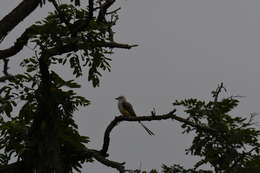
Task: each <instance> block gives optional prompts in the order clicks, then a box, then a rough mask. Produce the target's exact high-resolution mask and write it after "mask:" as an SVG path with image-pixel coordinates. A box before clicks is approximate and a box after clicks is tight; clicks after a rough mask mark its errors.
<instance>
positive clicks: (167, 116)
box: [100, 109, 216, 157]
mask: <svg viewBox="0 0 260 173" xmlns="http://www.w3.org/2000/svg"><path fill="white" fill-rule="evenodd" d="M175 112H176V109H174V110H173V111H171V112H169V113H168V114H164V115H152V116H140V117H130V116H118V117H115V118H114V120H113V121H111V122H110V124H109V125H108V126H107V128H106V131H105V134H104V141H103V146H102V149H101V151H100V152H101V153H102V155H104V156H105V157H107V156H108V154H107V151H108V147H109V143H110V133H111V131H112V130H113V128H114V127H115V126H116V125H117V124H118V123H120V122H121V121H158V120H167V119H172V120H176V121H179V122H182V123H184V124H187V125H190V126H192V127H194V128H197V129H198V130H203V131H207V132H209V131H210V132H216V131H215V130H214V129H211V128H209V127H207V126H205V125H201V124H196V123H194V122H191V121H189V120H187V119H185V118H182V117H179V116H177V115H175Z"/></svg>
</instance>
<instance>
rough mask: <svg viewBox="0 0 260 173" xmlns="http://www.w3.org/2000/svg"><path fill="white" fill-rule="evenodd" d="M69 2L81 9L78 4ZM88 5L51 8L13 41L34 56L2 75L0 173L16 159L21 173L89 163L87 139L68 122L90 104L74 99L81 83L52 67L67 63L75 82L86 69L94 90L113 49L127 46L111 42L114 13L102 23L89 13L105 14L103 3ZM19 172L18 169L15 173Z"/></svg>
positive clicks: (68, 168) (77, 0)
mask: <svg viewBox="0 0 260 173" xmlns="http://www.w3.org/2000/svg"><path fill="white" fill-rule="evenodd" d="M50 2H53V3H54V5H55V4H56V3H55V1H50ZM74 2H75V5H80V3H79V2H80V1H79V0H74ZM90 2H92V7H91V10H92V11H91V12H89V11H88V10H85V9H82V8H79V7H75V6H74V5H66V4H64V5H61V6H56V5H57V4H56V5H55V7H56V11H54V12H52V13H50V14H49V15H48V17H46V18H45V19H44V20H43V21H40V22H37V23H36V24H35V25H32V26H31V27H30V29H28V30H27V33H26V34H25V35H26V37H24V38H23V37H22V38H21V39H18V42H19V44H26V43H27V41H29V42H30V43H31V44H33V45H34V49H35V56H32V57H30V58H24V59H23V60H22V63H21V64H20V66H21V68H23V72H22V73H20V74H16V75H13V76H7V78H5V80H4V81H5V84H4V85H1V88H0V115H1V117H0V150H1V154H0V170H2V169H4V167H3V166H6V165H8V164H10V160H11V158H16V159H17V162H16V163H19V165H22V168H23V171H25V172H33V171H36V172H37V173H42V172H48V173H51V172H55V173H56V172H64V173H65V172H72V170H73V169H75V170H78V171H79V169H80V168H81V165H82V163H84V162H86V161H87V162H88V161H92V158H91V156H89V155H88V154H86V147H85V144H86V143H87V142H88V137H85V136H81V135H80V134H79V133H78V126H77V125H76V123H75V122H74V120H73V113H74V112H75V111H76V110H77V109H78V107H79V106H87V105H88V104H89V103H90V101H89V100H87V99H86V98H84V97H82V96H79V95H77V93H76V92H75V88H80V84H78V83H77V82H75V81H74V80H65V79H64V78H63V77H62V76H61V75H60V74H59V73H58V72H57V71H56V70H55V65H62V66H63V65H67V64H68V67H69V68H70V69H72V74H73V75H74V76H75V77H76V78H77V77H80V76H82V75H83V70H84V68H85V69H86V70H88V80H89V81H90V82H92V84H93V86H94V87H96V86H99V83H100V81H99V78H100V77H101V76H102V75H101V71H105V70H108V71H109V70H110V64H109V63H110V61H111V59H110V58H108V57H107V56H108V55H110V54H111V53H112V48H115V47H119V48H120V47H123V48H125V47H126V48H131V46H128V45H123V44H119V43H115V42H114V41H113V34H114V33H113V31H112V26H113V25H115V23H116V21H117V19H118V18H117V14H116V11H115V12H111V13H109V14H106V13H104V14H99V16H100V15H101V16H102V20H98V12H96V13H97V16H96V17H95V16H94V12H95V11H98V10H99V9H100V10H101V9H102V10H103V11H104V12H106V9H103V8H104V7H102V4H106V2H105V1H102V2H103V3H99V5H100V6H99V7H98V6H96V7H95V6H94V4H93V1H90ZM100 2H101V1H100ZM112 2H114V1H112ZM42 3H43V4H44V3H45V1H42ZM95 5H97V4H95ZM110 5H111V4H110ZM94 7H95V9H94ZM97 7H98V8H97ZM106 8H108V7H106ZM105 16H108V17H109V20H106V18H105ZM32 158H33V159H32ZM17 165H18V164H17ZM12 171H13V170H12ZM19 171H20V168H19V167H17V170H15V172H19ZM6 172H11V171H8V169H7V171H6Z"/></svg>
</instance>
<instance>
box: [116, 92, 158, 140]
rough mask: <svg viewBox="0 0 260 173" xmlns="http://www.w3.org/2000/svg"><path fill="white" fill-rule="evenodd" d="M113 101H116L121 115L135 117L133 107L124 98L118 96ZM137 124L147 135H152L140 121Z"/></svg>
mask: <svg viewBox="0 0 260 173" xmlns="http://www.w3.org/2000/svg"><path fill="white" fill-rule="evenodd" d="M115 99H116V100H118V109H119V112H120V113H121V114H122V115H124V116H133V117H137V116H136V113H135V111H134V108H133V106H132V105H131V103H129V102H128V101H127V100H126V98H125V96H119V97H117V98H115ZM138 123H139V124H141V126H142V127H143V128H144V129H145V131H146V132H147V133H148V134H149V135H151V136H152V135H154V133H153V132H152V131H151V130H150V129H148V128H147V127H146V126H145V125H144V124H143V123H142V122H141V121H138Z"/></svg>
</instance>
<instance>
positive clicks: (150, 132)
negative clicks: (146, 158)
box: [139, 121, 154, 136]
mask: <svg viewBox="0 0 260 173" xmlns="http://www.w3.org/2000/svg"><path fill="white" fill-rule="evenodd" d="M139 123H140V124H141V126H142V127H143V128H144V129H145V131H146V132H147V133H148V134H149V135H151V136H153V135H154V133H153V132H152V131H151V130H150V129H148V128H147V127H146V126H145V125H144V124H143V123H142V122H141V121H139Z"/></svg>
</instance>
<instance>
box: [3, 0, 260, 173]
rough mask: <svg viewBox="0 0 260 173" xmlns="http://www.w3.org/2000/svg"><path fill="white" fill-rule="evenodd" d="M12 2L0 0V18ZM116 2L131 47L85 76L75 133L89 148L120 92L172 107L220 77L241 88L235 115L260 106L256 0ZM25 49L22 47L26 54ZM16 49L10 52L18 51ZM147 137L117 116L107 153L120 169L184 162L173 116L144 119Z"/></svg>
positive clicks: (122, 35) (161, 109)
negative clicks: (89, 78)
mask: <svg viewBox="0 0 260 173" xmlns="http://www.w3.org/2000/svg"><path fill="white" fill-rule="evenodd" d="M18 2H20V1H15V0H2V1H0V8H1V10H0V18H2V17H3V16H4V15H5V14H7V13H8V12H9V11H10V10H11V9H12V8H13V7H15V5H16V4H17V3H18ZM117 5H120V6H121V7H122V10H121V12H120V16H119V17H120V21H119V23H118V25H117V27H116V30H117V31H118V32H117V37H116V39H117V41H119V42H127V43H137V44H139V47H137V48H133V49H131V50H115V54H114V55H113V56H112V59H113V61H112V71H111V72H110V73H105V74H104V77H103V78H102V80H101V81H102V82H101V87H99V88H95V89H93V88H91V86H90V85H89V84H87V82H86V80H84V81H83V84H86V86H83V88H82V89H81V90H80V93H81V94H82V95H84V96H86V97H87V98H89V99H91V100H92V105H90V106H89V107H87V108H86V109H81V110H80V111H79V112H78V115H77V116H76V119H77V121H78V122H79V124H80V132H81V134H83V135H86V136H90V138H91V142H90V144H89V147H93V148H96V149H99V148H100V147H101V145H102V140H103V133H104V131H105V128H106V126H107V125H108V124H109V122H110V121H111V120H112V119H113V118H114V116H116V115H118V114H119V113H118V111H117V105H116V101H115V100H114V98H115V97H117V96H118V95H122V94H123V95H125V96H127V97H128V98H129V101H130V102H132V103H133V106H134V108H135V110H136V112H137V114H140V115H149V113H150V111H151V110H152V108H153V107H156V109H157V112H158V113H166V112H168V111H170V110H171V109H172V107H171V103H172V102H173V101H174V100H175V99H181V98H187V97H198V98H202V99H208V98H209V96H210V91H211V90H213V89H214V88H216V86H217V84H218V83H220V82H224V84H225V86H226V87H227V89H228V91H229V94H230V95H243V96H246V97H245V98H242V102H241V104H240V106H239V107H238V109H237V112H239V113H240V115H245V114H248V113H249V112H260V109H259V101H260V92H259V89H260V81H259V75H260V68H259V65H260V59H259V55H260V34H259V31H260V22H259V21H260V12H259V6H260V1H258V0H246V1H245V0H159V1H158V0H121V1H119V0H118V3H117ZM50 9H51V6H50V5H47V6H45V7H44V8H42V9H40V11H36V12H35V13H34V14H33V15H31V16H30V18H29V19H26V20H25V21H24V23H23V24H21V25H19V26H18V27H17V28H16V29H15V31H14V32H12V35H11V36H9V37H8V38H7V40H6V41H5V42H4V45H0V48H3V47H8V46H9V45H10V43H12V41H13V40H14V39H15V38H16V36H17V35H20V34H21V33H22V32H23V31H24V27H25V26H26V24H28V23H31V22H32V21H35V20H38V19H40V18H41V17H42V15H45V14H46V12H47V11H48V10H50ZM29 54H30V50H29V49H28V48H25V53H23V54H20V55H19V56H22V55H27V56H28V55H29ZM19 56H16V57H19ZM145 124H146V125H147V126H148V127H149V128H151V129H152V131H154V132H155V133H156V136H154V137H151V136H148V135H146V133H145V131H144V130H143V129H142V128H141V127H139V125H138V124H137V123H133V122H123V123H121V124H120V125H119V126H118V127H116V128H115V129H114V130H113V132H112V134H111V145H110V148H109V153H110V158H111V159H114V160H116V161H122V162H123V161H125V162H126V166H127V168H131V169H135V168H138V167H139V165H140V162H141V163H142V168H148V169H152V168H157V169H158V168H160V166H161V164H162V163H168V164H170V163H180V164H183V165H185V166H187V167H190V166H192V163H193V162H194V159H191V158H190V157H189V156H185V154H184V153H185V152H184V149H185V147H187V146H189V145H190V142H191V140H192V137H191V136H187V135H183V134H181V129H180V127H179V123H178V122H172V121H169V122H166V121H161V122H151V123H145ZM85 168H87V169H86V170H87V172H116V171H115V170H113V169H109V168H105V167H104V166H102V165H100V164H90V165H85Z"/></svg>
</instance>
